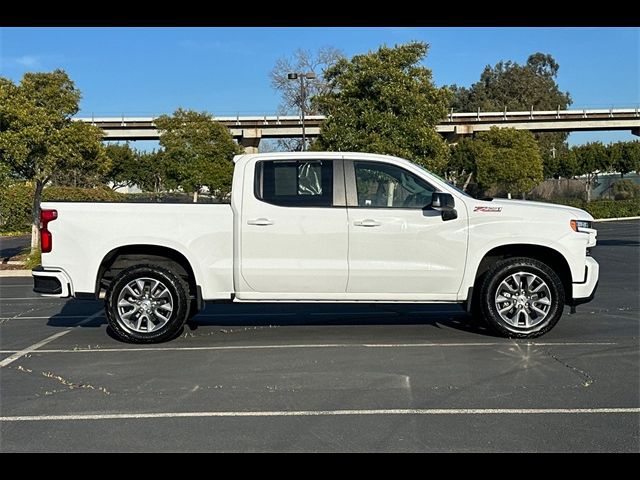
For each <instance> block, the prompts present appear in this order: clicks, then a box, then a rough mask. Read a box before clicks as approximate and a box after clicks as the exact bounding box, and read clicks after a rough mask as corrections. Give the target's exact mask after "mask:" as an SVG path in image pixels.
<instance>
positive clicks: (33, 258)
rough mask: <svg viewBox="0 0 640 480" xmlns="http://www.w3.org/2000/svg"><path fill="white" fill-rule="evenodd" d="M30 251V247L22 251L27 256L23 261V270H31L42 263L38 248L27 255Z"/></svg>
mask: <svg viewBox="0 0 640 480" xmlns="http://www.w3.org/2000/svg"><path fill="white" fill-rule="evenodd" d="M30 250H31V248H30V247H29V248H26V249H25V250H24V253H26V254H27V257H26V258H25V261H24V268H25V269H26V270H32V269H34V268H35V267H37V266H38V265H40V264H41V263H42V253H41V252H40V247H38V248H37V249H36V251H35V252H33V253H29V252H30Z"/></svg>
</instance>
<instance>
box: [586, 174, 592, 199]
mask: <svg viewBox="0 0 640 480" xmlns="http://www.w3.org/2000/svg"><path fill="white" fill-rule="evenodd" d="M585 185H586V187H587V203H589V202H590V201H591V179H590V178H589V177H587V183H586V184H585Z"/></svg>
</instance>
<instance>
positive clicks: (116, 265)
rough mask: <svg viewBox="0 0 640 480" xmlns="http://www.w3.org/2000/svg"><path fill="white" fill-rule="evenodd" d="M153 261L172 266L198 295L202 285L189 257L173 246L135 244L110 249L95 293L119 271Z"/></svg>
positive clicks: (97, 295) (98, 293) (191, 291)
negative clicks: (199, 284) (199, 283)
mask: <svg viewBox="0 0 640 480" xmlns="http://www.w3.org/2000/svg"><path fill="white" fill-rule="evenodd" d="M143 263H152V264H156V265H160V266H164V267H171V268H172V269H173V270H175V271H176V273H177V274H179V275H180V276H181V277H182V278H184V279H185V281H186V282H187V284H188V285H189V293H190V294H191V295H197V294H198V293H199V290H200V287H199V286H198V283H197V278H196V275H195V271H194V269H193V267H192V265H191V262H189V260H188V259H187V257H186V256H185V255H184V254H182V253H181V252H179V251H178V250H175V249H173V248H171V247H165V246H160V245H145V244H133V245H123V246H119V247H116V248H114V249H112V250H111V251H109V252H108V253H107V254H106V255H105V256H104V257H103V259H102V261H101V262H100V266H99V267H98V274H97V277H96V283H95V295H96V298H97V297H99V295H100V292H101V291H102V289H106V288H107V287H108V286H109V283H110V282H111V280H113V278H114V277H115V276H117V275H118V273H119V272H121V271H122V270H124V269H125V268H128V267H130V266H132V265H136V264H143Z"/></svg>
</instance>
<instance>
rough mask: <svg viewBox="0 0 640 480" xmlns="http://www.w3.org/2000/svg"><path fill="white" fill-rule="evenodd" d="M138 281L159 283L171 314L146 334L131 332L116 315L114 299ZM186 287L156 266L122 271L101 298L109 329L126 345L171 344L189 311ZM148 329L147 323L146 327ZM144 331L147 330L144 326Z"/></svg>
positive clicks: (170, 273) (142, 266)
mask: <svg viewBox="0 0 640 480" xmlns="http://www.w3.org/2000/svg"><path fill="white" fill-rule="evenodd" d="M138 278H151V279H154V280H159V281H160V282H162V284H164V286H166V288H167V290H168V291H169V294H170V295H171V300H172V302H173V310H172V312H171V314H170V316H169V317H168V320H167V321H166V323H165V324H164V325H163V326H162V327H161V328H158V329H157V330H153V331H151V332H149V333H146V332H139V331H135V330H133V329H132V328H129V327H130V325H129V326H128V324H127V322H126V321H125V320H123V319H122V317H121V316H120V313H119V311H118V297H119V295H120V293H121V292H122V290H123V289H124V288H125V287H126V286H127V285H128V284H129V282H131V281H133V280H135V279H138ZM190 303H191V301H190V299H189V286H188V285H187V283H186V282H185V281H184V280H183V279H182V278H181V277H180V275H178V274H177V273H175V272H174V271H172V270H170V269H168V268H164V267H160V266H157V265H134V266H132V267H129V268H127V269H125V270H123V271H122V272H121V273H120V274H119V275H118V276H117V277H116V278H114V279H113V281H112V282H111V285H110V286H109V289H108V290H107V293H106V298H105V312H106V317H107V320H108V322H109V326H110V327H111V329H112V331H113V332H114V333H115V335H116V336H117V338H118V339H120V340H122V341H123V342H128V343H159V342H163V341H166V340H171V339H172V338H174V337H175V335H176V334H177V333H178V332H179V330H180V329H181V328H182V326H183V325H184V323H185V321H186V320H187V317H188V315H189V310H190V308H189V307H190ZM147 325H148V323H147ZM147 328H149V327H148V326H147Z"/></svg>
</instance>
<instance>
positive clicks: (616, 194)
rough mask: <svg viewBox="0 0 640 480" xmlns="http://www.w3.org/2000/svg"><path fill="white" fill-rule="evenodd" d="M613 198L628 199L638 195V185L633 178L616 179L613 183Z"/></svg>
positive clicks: (639, 193)
mask: <svg viewBox="0 0 640 480" xmlns="http://www.w3.org/2000/svg"><path fill="white" fill-rule="evenodd" d="M612 190H613V198H615V199H616V200H629V199H631V198H638V197H640V185H638V184H637V183H636V182H634V181H633V180H629V179H625V180H618V181H617V182H616V183H614V184H613V187H612Z"/></svg>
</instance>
